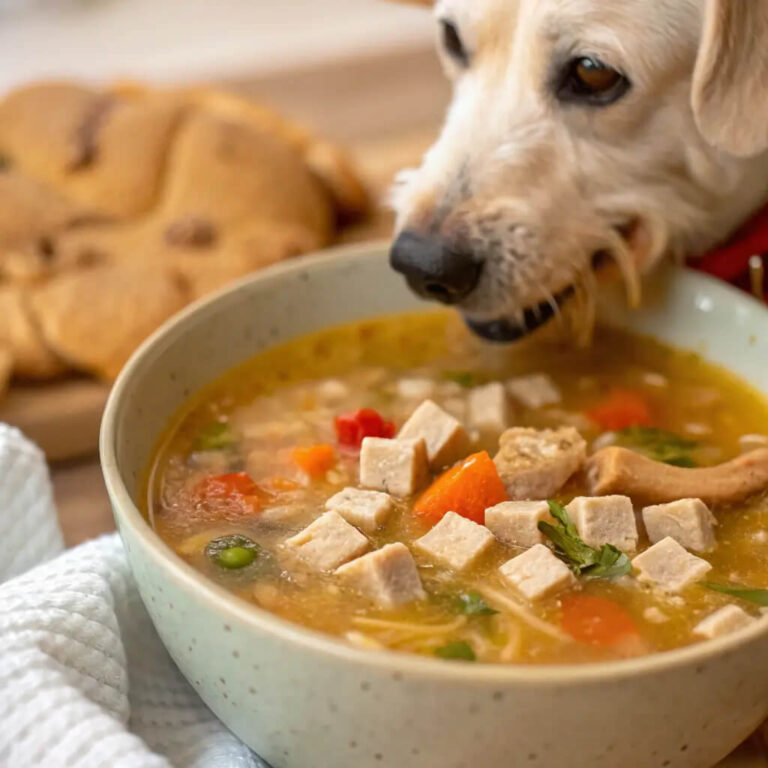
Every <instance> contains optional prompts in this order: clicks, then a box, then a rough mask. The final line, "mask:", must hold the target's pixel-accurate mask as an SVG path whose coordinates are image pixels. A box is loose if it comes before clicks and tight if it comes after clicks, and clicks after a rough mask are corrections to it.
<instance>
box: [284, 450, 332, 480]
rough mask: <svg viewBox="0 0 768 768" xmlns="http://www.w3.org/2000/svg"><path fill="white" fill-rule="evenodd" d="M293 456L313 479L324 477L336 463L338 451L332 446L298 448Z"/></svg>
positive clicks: (293, 452)
mask: <svg viewBox="0 0 768 768" xmlns="http://www.w3.org/2000/svg"><path fill="white" fill-rule="evenodd" d="M291 456H292V458H293V460H294V462H295V463H296V464H297V465H298V466H299V467H300V468H301V469H302V470H304V472H306V473H307V474H308V475H309V476H310V477H311V478H318V477H322V476H323V475H324V474H325V473H326V472H327V471H328V470H329V469H331V467H333V465H334V464H335V463H336V451H334V449H333V446H332V445H310V446H309V447H302V446H298V447H296V448H294V449H293V451H292V453H291Z"/></svg>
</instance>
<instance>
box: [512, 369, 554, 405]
mask: <svg viewBox="0 0 768 768" xmlns="http://www.w3.org/2000/svg"><path fill="white" fill-rule="evenodd" d="M507 391H508V392H509V394H510V395H512V397H514V398H515V400H517V401H519V402H520V403H522V404H523V405H524V406H525V407H526V408H543V407H544V406H545V405H556V404H557V403H559V402H560V400H561V399H562V397H561V395H560V390H559V389H558V388H557V387H556V386H555V384H554V382H553V381H552V379H550V378H549V376H547V374H545V373H534V374H531V375H530V376H519V377H517V378H515V379H510V380H509V381H508V382H507Z"/></svg>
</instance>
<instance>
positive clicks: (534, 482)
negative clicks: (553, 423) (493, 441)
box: [493, 427, 587, 501]
mask: <svg viewBox="0 0 768 768" xmlns="http://www.w3.org/2000/svg"><path fill="white" fill-rule="evenodd" d="M586 456H587V444H586V443H585V442H584V438H582V436H581V435H580V434H579V433H578V432H577V431H576V430H575V429H574V428H573V427H562V428H561V429H529V428H525V427H513V428H512V429H508V430H507V431H506V432H505V433H504V434H503V435H502V436H501V438H500V439H499V452H498V453H497V454H496V456H495V457H494V459H493V461H494V463H495V464H496V469H497V470H498V471H499V475H500V477H501V479H502V480H503V482H504V486H505V487H506V489H507V493H508V494H509V497H510V499H513V500H515V501H525V500H529V499H548V498H551V497H552V496H553V495H554V494H555V493H557V492H558V491H559V490H560V489H561V488H562V487H563V485H565V483H566V481H567V480H568V478H569V477H570V476H571V475H572V474H573V473H574V472H576V471H577V470H578V469H580V468H581V466H582V465H583V463H584V460H585V459H586Z"/></svg>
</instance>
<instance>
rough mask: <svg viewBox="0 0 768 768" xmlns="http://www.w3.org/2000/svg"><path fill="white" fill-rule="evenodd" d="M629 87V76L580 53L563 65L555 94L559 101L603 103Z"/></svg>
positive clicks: (612, 99)
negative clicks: (563, 68) (561, 75)
mask: <svg viewBox="0 0 768 768" xmlns="http://www.w3.org/2000/svg"><path fill="white" fill-rule="evenodd" d="M629 87H630V82H629V80H628V79H627V78H626V77H625V76H624V75H622V74H621V72H619V71H618V70H615V69H613V68H612V67H609V66H608V65H606V64H603V62H602V61H600V59H596V58H595V57H593V56H581V57H579V58H577V59H573V60H572V61H571V62H570V63H569V64H568V66H567V67H566V69H565V71H564V73H563V77H562V80H561V83H560V87H559V88H558V96H559V97H560V99H561V100H563V101H580V102H586V103H588V104H595V105H605V104H612V103H613V102H614V101H617V100H618V99H620V98H621V97H622V96H623V95H624V94H625V93H626V92H627V91H628V90H629Z"/></svg>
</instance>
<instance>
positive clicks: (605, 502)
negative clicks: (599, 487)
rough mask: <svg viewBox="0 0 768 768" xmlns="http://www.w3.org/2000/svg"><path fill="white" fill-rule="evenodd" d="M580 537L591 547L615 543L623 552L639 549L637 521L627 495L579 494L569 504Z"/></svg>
mask: <svg viewBox="0 0 768 768" xmlns="http://www.w3.org/2000/svg"><path fill="white" fill-rule="evenodd" d="M566 511H567V512H568V514H569V515H570V516H571V519H572V520H573V522H574V524H575V525H576V528H577V530H578V531H579V536H581V538H582V539H583V540H584V542H585V543H586V544H589V546H590V547H602V546H603V544H613V546H614V547H617V548H618V549H620V550H621V551H622V552H634V551H635V550H636V549H637V539H638V534H637V522H636V520H635V510H634V508H633V507H632V500H631V499H629V498H628V497H627V496H593V497H587V496H579V497H577V498H575V499H574V500H573V501H572V502H571V503H570V504H569V505H568V506H567V507H566Z"/></svg>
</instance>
